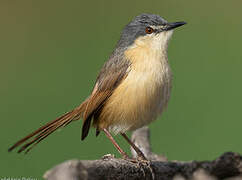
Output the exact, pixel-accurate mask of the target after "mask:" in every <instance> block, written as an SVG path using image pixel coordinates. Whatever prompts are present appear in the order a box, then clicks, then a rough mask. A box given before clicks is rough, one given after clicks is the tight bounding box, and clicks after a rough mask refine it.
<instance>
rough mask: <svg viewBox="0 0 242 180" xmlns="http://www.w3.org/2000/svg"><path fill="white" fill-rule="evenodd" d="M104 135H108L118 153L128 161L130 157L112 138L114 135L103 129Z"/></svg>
mask: <svg viewBox="0 0 242 180" xmlns="http://www.w3.org/2000/svg"><path fill="white" fill-rule="evenodd" d="M103 131H104V133H105V134H106V136H107V137H108V139H110V141H111V142H112V143H113V145H114V146H115V148H116V149H117V150H118V152H119V153H120V154H121V155H122V157H123V158H124V159H128V158H129V156H128V155H127V154H126V153H125V152H124V151H123V150H122V149H121V147H120V146H119V145H118V143H117V142H116V141H115V140H114V138H113V137H112V135H111V134H110V133H109V132H108V130H107V129H103Z"/></svg>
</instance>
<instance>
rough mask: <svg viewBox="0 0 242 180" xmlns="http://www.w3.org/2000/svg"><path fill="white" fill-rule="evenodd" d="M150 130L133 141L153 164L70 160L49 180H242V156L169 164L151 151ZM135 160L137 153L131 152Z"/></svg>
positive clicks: (48, 176)
mask: <svg viewBox="0 0 242 180" xmlns="http://www.w3.org/2000/svg"><path fill="white" fill-rule="evenodd" d="M149 135H150V133H149V129H148V127H144V128H141V129H138V130H136V131H135V132H134V133H133V134H132V137H131V139H132V141H133V142H134V143H135V144H136V145H137V146H138V147H139V148H140V150H141V151H142V152H143V153H144V155H145V156H146V157H147V158H148V159H149V160H150V161H142V162H141V161H136V162H135V161H130V160H124V159H116V158H114V156H112V155H110V154H108V155H105V156H103V157H102V159H100V160H69V161H67V162H64V163H62V164H59V165H57V166H56V167H54V168H52V169H51V170H49V171H47V172H46V173H45V175H44V178H45V179H47V180H99V179H100V180H101V179H110V180H121V179H130V180H133V179H139V180H143V179H147V180H149V179H150V180H153V179H155V180H172V179H173V180H220V179H226V180H242V156H240V155H239V154H238V153H233V152H227V153H224V154H223V155H222V156H220V157H219V158H217V159H216V160H214V161H202V162H198V161H192V162H177V161H174V162H173V161H172V162H168V161H167V159H166V158H165V157H163V156H159V155H157V154H154V153H153V152H152V151H151V146H150V141H149ZM131 152H132V155H133V157H136V153H135V152H134V151H133V150H132V149H131Z"/></svg>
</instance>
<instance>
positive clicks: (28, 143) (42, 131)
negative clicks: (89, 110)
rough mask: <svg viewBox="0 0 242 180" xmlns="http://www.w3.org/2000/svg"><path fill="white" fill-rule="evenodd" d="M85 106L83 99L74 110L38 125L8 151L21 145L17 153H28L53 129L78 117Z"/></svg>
mask: <svg viewBox="0 0 242 180" xmlns="http://www.w3.org/2000/svg"><path fill="white" fill-rule="evenodd" d="M85 107H86V101H84V102H83V103H82V104H81V105H80V106H79V107H77V108H75V109H74V110H72V111H70V112H68V113H66V114H64V115H62V116H61V117H59V118H57V119H55V120H53V121H51V122H49V123H47V124H45V125H44V126H42V127H40V128H39V129H37V130H36V131H34V132H32V133H31V134H29V135H28V136H26V137H24V138H23V139H21V140H19V141H18V142H16V143H15V144H14V145H13V146H11V147H10V148H9V149H8V151H9V152H10V151H12V150H13V149H15V148H16V147H18V146H20V145H22V144H23V143H25V144H24V145H22V146H21V147H20V149H19V150H18V153H21V152H22V151H25V153H28V152H29V151H30V150H31V149H32V148H33V147H34V146H36V145H37V144H38V143H39V142H41V141H42V140H43V139H45V138H46V137H47V136H49V135H50V134H51V133H53V132H54V131H55V130H57V129H58V128H60V127H64V126H66V125H68V124H69V123H70V122H72V121H73V120H77V119H79V118H80V117H81V116H82V114H83V112H84V110H85Z"/></svg>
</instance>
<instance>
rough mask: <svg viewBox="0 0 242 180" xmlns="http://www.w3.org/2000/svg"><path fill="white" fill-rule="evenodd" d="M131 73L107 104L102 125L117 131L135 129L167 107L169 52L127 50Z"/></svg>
mask: <svg viewBox="0 0 242 180" xmlns="http://www.w3.org/2000/svg"><path fill="white" fill-rule="evenodd" d="M125 55H126V58H128V59H129V60H130V61H131V66H130V69H129V73H128V75H127V76H126V78H125V79H124V80H123V81H122V82H121V84H120V85H119V86H118V87H117V88H116V89H115V90H114V92H113V94H112V95H111V97H110V98H109V100H108V101H107V103H106V104H105V106H104V107H103V110H102V112H101V114H100V117H99V118H100V121H99V122H100V124H99V126H100V128H108V129H109V130H110V131H113V132H115V133H119V132H125V131H127V130H134V129H137V128H139V127H142V126H144V125H147V124H149V123H150V122H151V121H152V120H154V119H156V117H157V115H158V114H160V113H161V112H162V111H163V109H164V107H165V106H166V104H167V102H168V99H169V96H170V89H171V72H170V68H169V65H168V62H167V59H165V58H166V55H164V54H162V53H161V52H153V53H152V52H149V51H148V50H144V49H131V50H128V51H126V54H125Z"/></svg>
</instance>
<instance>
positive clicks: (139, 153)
mask: <svg viewBox="0 0 242 180" xmlns="http://www.w3.org/2000/svg"><path fill="white" fill-rule="evenodd" d="M121 135H122V136H123V137H124V139H125V140H126V141H127V142H128V143H129V144H130V145H131V146H132V148H133V149H134V150H135V152H136V153H137V155H138V158H140V159H142V160H147V159H146V157H145V155H144V154H143V152H142V151H141V150H140V149H139V148H138V147H137V146H136V145H135V144H134V143H133V142H132V141H131V140H130V139H129V138H128V136H127V135H126V134H124V133H121Z"/></svg>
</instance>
